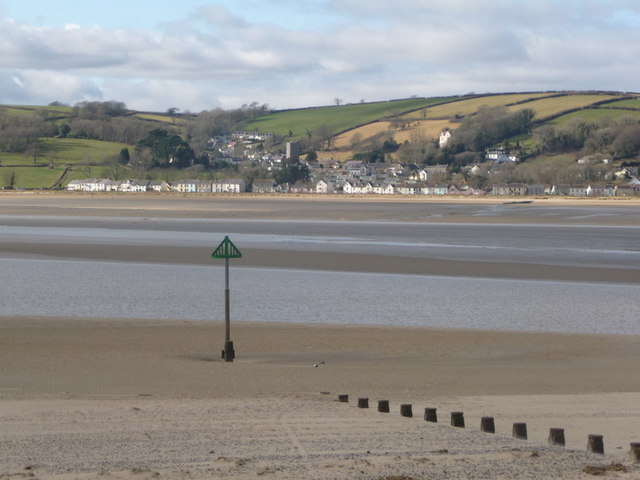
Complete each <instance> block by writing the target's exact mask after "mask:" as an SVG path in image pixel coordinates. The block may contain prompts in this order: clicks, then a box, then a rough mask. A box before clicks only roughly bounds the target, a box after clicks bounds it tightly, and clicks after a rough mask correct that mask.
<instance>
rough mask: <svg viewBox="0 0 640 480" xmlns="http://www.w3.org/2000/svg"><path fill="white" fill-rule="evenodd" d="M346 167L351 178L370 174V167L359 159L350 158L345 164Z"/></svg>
mask: <svg viewBox="0 0 640 480" xmlns="http://www.w3.org/2000/svg"><path fill="white" fill-rule="evenodd" d="M344 168H345V170H346V171H347V174H348V175H349V176H350V177H351V178H360V177H364V176H366V175H368V174H369V168H368V167H367V166H366V165H365V164H364V162H359V161H357V160H350V161H348V162H346V163H345V164H344Z"/></svg>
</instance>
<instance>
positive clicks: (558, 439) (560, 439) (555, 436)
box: [549, 428, 564, 447]
mask: <svg viewBox="0 0 640 480" xmlns="http://www.w3.org/2000/svg"><path fill="white" fill-rule="evenodd" d="M549 445H561V446H563V447H564V428H550V429H549Z"/></svg>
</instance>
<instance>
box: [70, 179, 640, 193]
mask: <svg viewBox="0 0 640 480" xmlns="http://www.w3.org/2000/svg"><path fill="white" fill-rule="evenodd" d="M67 190H69V191H80V192H153V191H155V192H180V193H243V192H246V191H248V189H247V187H246V184H245V182H244V180H242V179H223V180H195V179H192V180H179V181H177V182H174V183H172V184H169V183H167V182H165V181H161V180H125V181H122V182H119V181H114V180H109V179H87V180H73V181H71V182H69V184H68V185H67ZM250 191H252V192H254V193H325V194H326V193H343V194H349V195H358V194H379V195H496V196H525V195H528V196H544V195H563V196H571V197H632V196H640V182H638V183H630V184H625V185H619V184H617V185H613V184H612V185H530V184H529V185H528V184H524V183H511V184H500V185H493V187H492V188H491V189H488V190H485V189H474V188H470V187H468V186H457V185H450V184H437V185H431V184H427V183H421V182H402V183H395V182H383V183H376V182H371V181H363V180H359V179H351V180H345V181H343V182H333V181H330V180H324V179H322V180H318V181H317V182H301V183H296V184H293V185H289V184H278V183H277V182H276V181H275V180H273V179H256V180H255V181H254V182H253V185H252V188H251V189H250Z"/></svg>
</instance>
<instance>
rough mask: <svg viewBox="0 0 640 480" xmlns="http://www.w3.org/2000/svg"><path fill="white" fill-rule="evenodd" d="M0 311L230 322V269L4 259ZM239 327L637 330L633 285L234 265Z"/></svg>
mask: <svg viewBox="0 0 640 480" xmlns="http://www.w3.org/2000/svg"><path fill="white" fill-rule="evenodd" d="M0 268H1V270H0V278H1V279H2V285H3V288H2V289H0V302H1V303H0V304H1V305H2V308H1V313H2V314H3V315H39V316H40V315H42V316H76V317H85V316H86V317H113V318H146V319H164V318H171V319H185V320H200V321H202V320H210V319H218V320H219V319H223V318H224V268H223V267H219V266H212V267H204V266H187V265H166V264H138V263H114V262H97V261H75V260H36V259H9V258H5V259H0ZM230 274H231V275H230V276H231V278H230V283H231V285H230V289H231V312H232V313H231V318H232V321H242V320H258V321H265V322H269V321H279V322H311V323H338V324H375V325H405V326H428V327H447V328H471V329H492V330H530V331H559V332H560V331H561V332H576V333H611V334H640V321H639V319H640V302H639V301H638V293H639V290H640V289H638V287H637V286H635V285H618V284H616V285H613V284H592V283H572V282H549V281H528V280H495V279H491V280H487V279H480V278H478V279H476V278H454V277H436V276H420V275H389V274H369V273H366V274H365V273H341V272H318V271H301V270H281V269H257V268H233V267H232V268H231V270H230Z"/></svg>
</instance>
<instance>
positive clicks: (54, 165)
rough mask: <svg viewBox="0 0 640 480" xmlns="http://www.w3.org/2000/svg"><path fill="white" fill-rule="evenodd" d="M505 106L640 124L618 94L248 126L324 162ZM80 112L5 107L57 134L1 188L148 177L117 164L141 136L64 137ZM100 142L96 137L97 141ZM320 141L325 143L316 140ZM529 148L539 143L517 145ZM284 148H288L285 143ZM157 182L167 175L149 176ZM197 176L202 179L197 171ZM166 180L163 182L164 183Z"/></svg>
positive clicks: (485, 101)
mask: <svg viewBox="0 0 640 480" xmlns="http://www.w3.org/2000/svg"><path fill="white" fill-rule="evenodd" d="M497 106H502V107H505V108H506V109H507V110H509V111H517V110H520V109H524V108H527V109H531V110H533V112H535V117H534V124H535V126H541V125H546V124H548V125H552V126H555V127H562V126H564V125H568V124H570V123H571V122H572V120H574V119H576V118H581V119H583V120H587V121H595V120H598V119H602V118H605V117H608V118H611V119H614V120H615V119H619V118H621V117H632V118H637V119H640V95H639V94H634V93H616V92H531V93H505V94H486V95H475V94H470V95H465V96H453V97H433V98H409V99H400V100H390V101H384V102H371V103H358V104H347V105H335V106H324V107H311V108H306V109H294V110H282V111H273V112H270V113H268V114H266V115H261V116H257V117H255V118H253V119H250V120H249V121H248V122H247V123H246V126H245V128H246V129H247V130H257V131H261V132H270V133H273V134H274V135H276V136H278V137H279V141H280V142H284V141H288V140H295V139H299V140H302V141H305V140H306V141H311V140H312V139H315V140H319V139H320V137H319V136H320V135H324V140H326V139H327V138H331V140H330V141H329V142H324V141H323V143H325V147H326V146H327V144H328V145H329V146H330V148H325V149H324V150H321V151H318V154H319V155H320V156H324V157H332V158H335V159H338V160H346V159H349V158H351V157H352V156H353V154H354V153H355V152H356V151H357V150H356V148H358V147H357V146H358V145H360V146H361V145H363V144H367V142H372V141H374V140H376V139H380V138H386V139H390V138H393V140H395V141H396V142H398V143H399V144H402V143H404V142H412V141H415V140H416V139H418V138H420V139H425V138H426V139H435V138H437V136H438V133H439V132H440V131H441V130H442V129H443V128H452V129H455V128H456V127H457V126H458V125H459V124H460V122H461V121H462V120H463V119H464V118H467V117H469V116H474V115H476V114H477V112H478V111H480V110H481V109H483V108H490V107H497ZM75 114H76V113H75V112H74V109H73V108H71V107H67V106H62V105H51V106H46V107H44V106H24V105H6V106H0V120H2V121H4V122H7V121H12V120H15V121H16V122H18V123H21V124H28V123H29V122H30V121H31V120H33V121H36V120H39V121H45V122H46V124H47V125H49V131H50V133H49V134H46V135H44V137H43V138H42V141H41V142H40V143H39V145H38V147H37V148H36V149H35V150H34V149H30V150H29V151H25V152H23V153H6V152H3V153H0V186H2V182H4V183H5V185H6V184H7V181H8V178H9V177H12V180H13V183H12V184H13V185H16V186H22V187H25V188H55V187H57V186H59V185H60V184H61V182H67V181H69V180H72V179H77V178H86V177H92V176H93V177H114V176H119V177H121V178H126V177H131V176H134V175H141V174H142V173H143V172H140V171H138V172H135V171H132V170H131V169H129V168H127V167H124V166H122V165H117V164H116V162H115V161H114V158H115V157H116V156H117V155H118V153H119V152H120V151H121V150H122V149H123V148H129V149H131V150H133V148H134V144H135V141H136V140H135V138H133V139H132V141H130V142H113V141H106V140H105V139H100V138H99V135H97V136H98V138H77V137H71V136H70V137H66V138H65V137H64V136H60V135H57V134H56V132H57V129H58V128H60V126H61V125H64V124H66V123H69V122H71V121H72V120H73V119H74V115H75ZM123 118H126V119H127V121H129V122H132V123H131V125H134V126H135V127H136V128H139V129H140V131H148V130H150V129H153V128H170V129H174V130H176V131H178V132H179V133H183V134H184V132H186V131H187V130H188V129H189V127H190V126H192V125H193V124H194V122H197V120H198V115H183V114H174V115H171V114H169V113H153V112H135V111H130V110H128V111H126V112H125V113H124V114H123ZM94 136H96V135H94ZM316 137H317V138H316ZM515 140H517V141H519V142H521V143H523V144H527V143H530V142H531V141H532V140H531V137H530V136H529V137H527V136H526V135H524V136H522V135H521V136H519V137H517V139H515ZM280 145H281V147H282V146H283V144H280ZM144 174H145V175H146V176H147V177H154V178H155V177H157V176H158V175H160V173H159V172H146V173H144ZM178 174H179V172H178V173H176V172H164V173H162V175H163V176H164V177H167V179H168V178H169V177H175V176H176V175H178ZM193 175H194V176H197V175H199V173H197V172H193ZM164 177H163V178H164Z"/></svg>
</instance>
